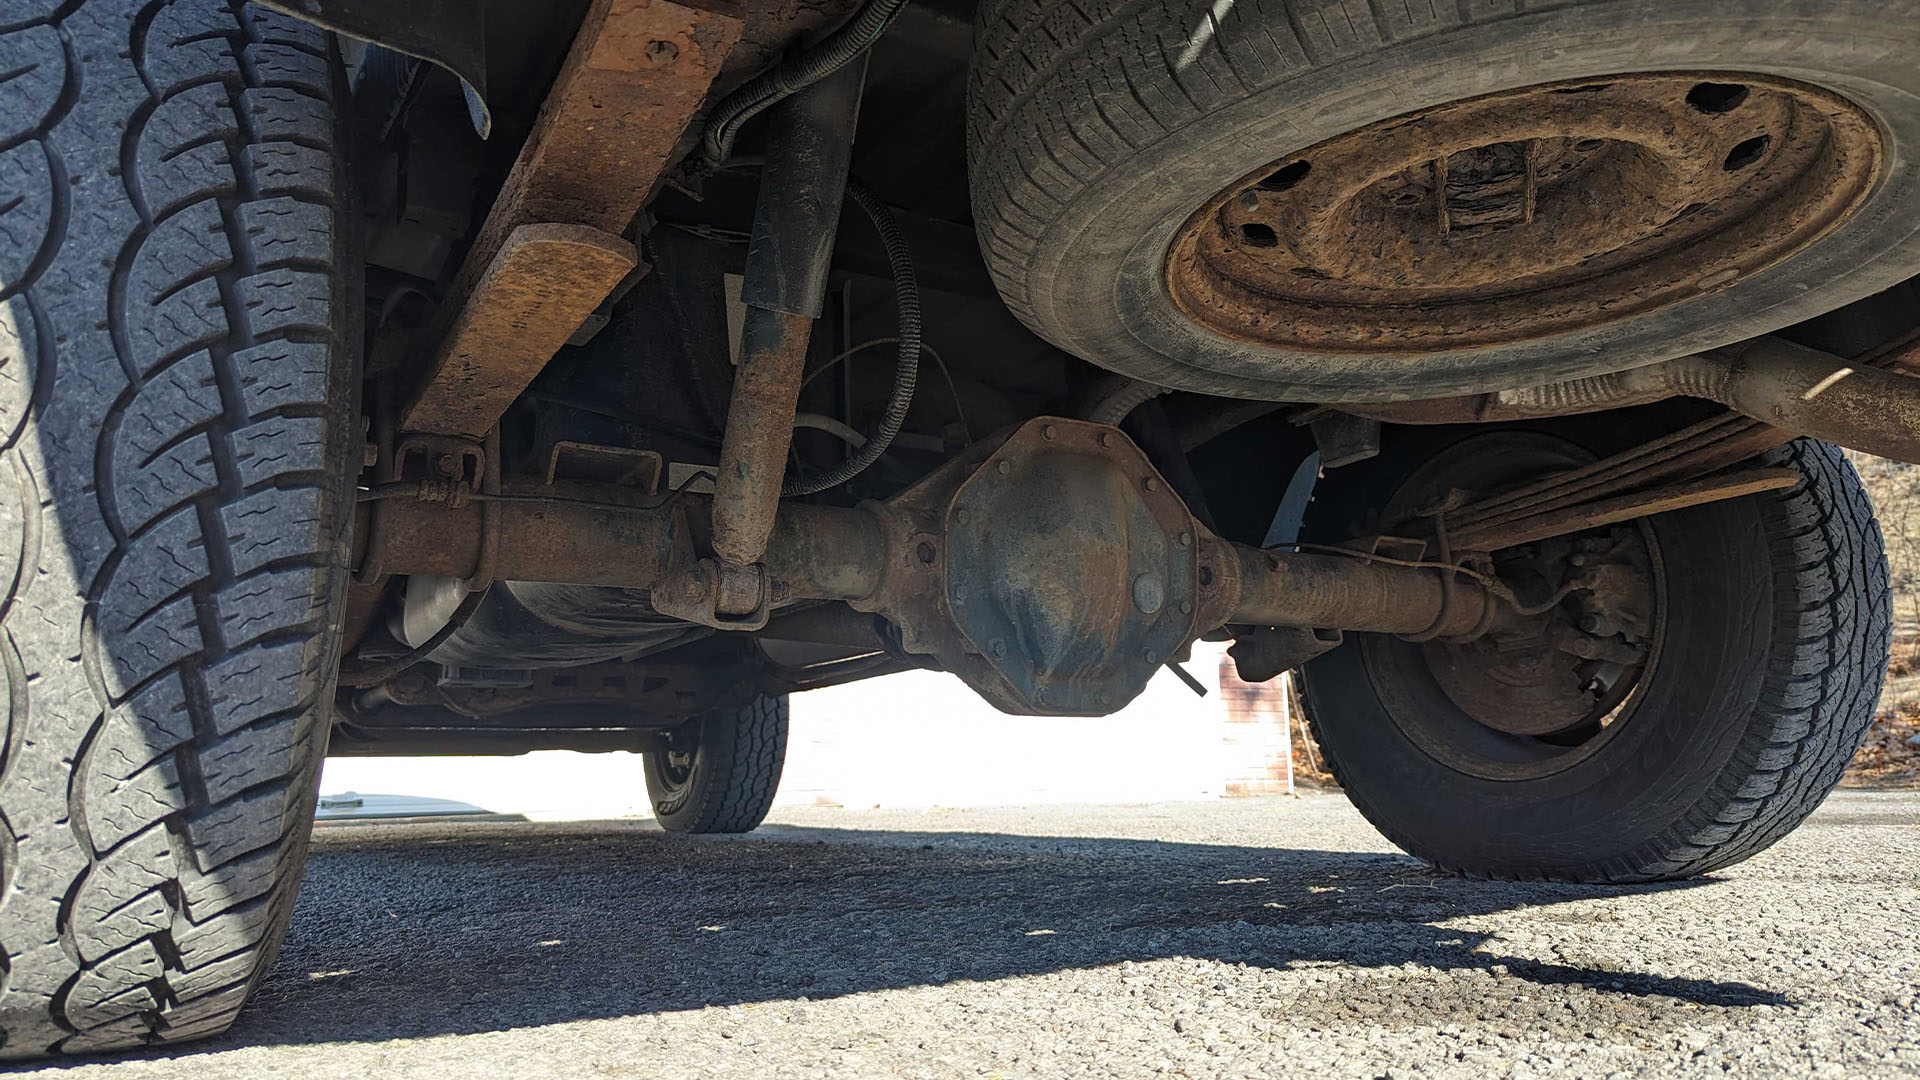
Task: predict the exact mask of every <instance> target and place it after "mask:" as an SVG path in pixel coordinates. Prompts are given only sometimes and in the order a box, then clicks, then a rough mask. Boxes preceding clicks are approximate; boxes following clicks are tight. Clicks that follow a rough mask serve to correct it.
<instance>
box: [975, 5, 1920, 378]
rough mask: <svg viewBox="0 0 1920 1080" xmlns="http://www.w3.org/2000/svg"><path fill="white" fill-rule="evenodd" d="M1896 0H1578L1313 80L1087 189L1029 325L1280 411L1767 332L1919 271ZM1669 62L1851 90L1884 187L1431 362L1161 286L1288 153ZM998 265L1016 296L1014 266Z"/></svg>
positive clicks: (1915, 112) (1397, 48)
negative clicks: (1811, 3) (1195, 218)
mask: <svg viewBox="0 0 1920 1080" xmlns="http://www.w3.org/2000/svg"><path fill="white" fill-rule="evenodd" d="M1895 6H1897V7H1899V8H1901V9H1902V10H1901V11H1890V10H1889V7H1888V5H1869V4H1864V3H1858V2H1855V3H1848V4H1837V5H1831V6H1823V7H1824V10H1821V11H1820V12H1818V13H1809V12H1808V10H1807V7H1806V5H1796V4H1792V3H1785V2H1768V3H1745V4H1742V5H1740V7H1741V9H1742V10H1740V11H1737V12H1734V11H1729V6H1728V5H1726V4H1709V3H1706V2H1703V0H1667V2H1662V3H1657V4H1656V3H1646V2H1631V0H1618V2H1587V3H1577V4H1572V5H1569V6H1566V7H1563V8H1559V9H1556V10H1550V11H1545V12H1539V13H1534V14H1527V15H1521V16H1512V17H1508V18H1504V19H1499V20H1496V21H1492V22H1485V23H1480V24H1472V25H1465V26H1459V27H1455V28H1452V29H1449V30H1445V31H1441V32H1438V33H1434V34H1431V35H1428V36H1426V37H1421V38H1417V39H1414V40H1409V41H1405V42H1400V43H1395V44H1391V45H1387V46H1383V47H1379V48H1377V49H1376V50H1375V51H1372V52H1370V53H1367V54H1365V55H1362V56H1356V57H1351V58H1348V59H1346V60H1339V61H1334V62H1331V63H1328V64H1325V65H1324V66H1322V67H1320V68H1318V69H1314V70H1309V71H1303V72H1302V73H1301V74H1300V75H1298V76H1296V77H1293V78H1290V79H1286V80H1283V81H1281V82H1278V83H1276V84H1274V85H1271V86H1268V87H1265V88H1263V89H1261V90H1258V91H1256V92H1254V93H1253V94H1251V95H1248V96H1246V97H1244V98H1242V99H1240V100H1238V101H1236V102H1234V103H1232V104H1230V105H1228V106H1226V107H1224V108H1219V109H1215V110H1213V111H1211V112H1209V113H1207V114H1205V115H1204V116H1203V117H1202V118H1200V119H1198V120H1196V121H1193V122H1190V123H1187V124H1185V125H1183V126H1181V127H1180V128H1178V129H1176V130H1174V131H1173V132H1171V133H1169V134H1168V135H1166V136H1165V137H1163V138H1161V139H1159V140H1158V141H1156V142H1155V143H1153V144H1152V145H1149V146H1145V147H1142V148H1140V149H1139V150H1137V151H1136V152H1134V153H1133V154H1132V155H1131V156H1130V158H1129V161H1128V162H1127V163H1125V164H1122V165H1121V166H1119V167H1114V168H1109V169H1106V170H1105V171H1104V172H1103V173H1102V174H1101V176H1100V177H1098V178H1097V179H1095V180H1094V181H1092V182H1091V183H1090V184H1088V185H1087V186H1086V187H1084V188H1082V189H1080V190H1079V191H1078V193H1077V194H1076V195H1075V196H1074V197H1073V198H1072V200H1071V201H1070V202H1069V203H1068V204H1067V205H1066V206H1065V207H1064V208H1062V209H1061V210H1060V211H1059V212H1057V213H1055V214H1054V215H1052V218H1051V222H1050V224H1049V227H1048V228H1047V229H1046V231H1045V233H1044V234H1043V235H1042V236H1041V237H1040V238H1039V240H1038V242H1037V243H1035V244H1034V245H1033V248H1032V251H1033V252H1034V253H1035V254H1034V255H1032V256H1031V266H1030V267H1027V268H1026V269H1027V273H1026V275H1025V276H1024V284H1023V285H1022V286H1021V287H1020V289H1019V290H1018V291H1019V293H1020V294H1022V295H1023V296H1024V298H1025V300H1026V304H1025V305H1024V306H1025V307H1026V309H1027V310H1028V311H1030V313H1031V316H1032V318H1031V321H1032V322H1033V323H1034V325H1035V326H1036V327H1037V328H1039V329H1040V330H1041V331H1042V333H1043V334H1045V335H1046V336H1048V337H1049V338H1051V339H1052V340H1053V341H1054V342H1055V344H1058V345H1060V346H1061V347H1063V348H1065V349H1067V350H1069V351H1071V352H1074V353H1076V354H1078V355H1081V356H1088V357H1095V358H1098V359H1099V360H1100V362H1101V363H1102V364H1104V365H1106V366H1108V367H1112V368H1114V369H1116V370H1120V371H1123V372H1125V373H1126V374H1130V375H1134V376H1136V377H1140V378H1144V379H1148V380H1150V381H1154V382H1159V383H1164V384H1167V385H1177V386H1181V387H1183V388H1186V389H1192V390H1204V391H1207V392H1212V393H1219V394H1227V395H1236V396H1247V397H1263V398H1273V399H1297V400H1327V401H1339V400H1363V399H1374V400H1378V399H1382V398H1387V397H1420V396H1439V395H1447V394H1459V393H1469V392H1478V391H1483V390H1486V389H1489V388H1497V387H1504V386H1511V385H1521V384H1526V383H1534V382H1545V381H1552V380H1557V379H1563V378H1571V377H1575V376H1579V375H1588V374H1595V373H1599V372H1605V371H1616V370H1622V369H1624V368H1628V367H1633V366H1638V365H1640V364H1644V363H1651V362H1654V361H1657V360H1662V359H1667V358H1670V357H1673V356H1679V355H1684V354H1687V353H1692V352H1697V351H1701V350H1703V349H1707V348H1713V347H1717V346H1720V345H1725V344H1728V343H1730V342H1733V341H1738V340H1743V339H1746V338H1749V337H1754V336H1757V335H1759V334H1763V333H1768V332H1771V331H1773V330H1777V329H1779V328H1781V327H1784V326H1787V325H1790V324H1792V323H1795V322H1799V321H1801V320H1804V319H1807V318H1811V317H1813V316H1815V315H1818V314H1821V313H1823V312H1826V311H1828V310H1831V309H1833V308H1835V307H1838V306H1840V305H1842V304H1844V303H1847V302H1850V301H1853V300H1856V299H1859V298H1861V297H1864V296H1867V295H1870V294H1872V293H1874V292H1877V291H1879V290H1881V289H1884V288H1886V287H1889V286H1891V285H1893V284H1895V283H1896V282H1898V281H1900V280H1903V279H1905V278H1907V277H1910V276H1912V275H1913V274H1915V273H1916V272H1920V154H1916V153H1915V152H1914V151H1913V148H1916V147H1920V64H1916V63H1914V61H1913V56H1914V55H1915V54H1916V52H1920V5H1915V4H1912V3H1901V4H1898V5H1895ZM1222 32H1223V33H1225V32H1226V31H1222ZM1241 32H1243V33H1244V32H1246V31H1244V30H1243V31H1241ZM1674 70H1699V71H1712V70H1723V71H1729V72H1752V73H1763V74H1769V75H1776V76H1781V77H1786V78H1791V79H1796V80H1799V81H1802V82H1806V83H1810V84H1812V85H1815V86H1820V87H1823V88H1826V89H1829V90H1832V91H1834V92H1837V93H1839V94H1841V95H1843V96H1844V97H1846V98H1848V99H1849V100H1851V101H1853V102H1855V103H1856V104H1858V105H1859V106H1861V107H1862V108H1864V109H1865V110H1866V111H1867V112H1868V113H1869V114H1871V115H1872V116H1873V117H1874V118H1875V119H1876V120H1877V121H1878V122H1879V123H1880V124H1881V125H1882V127H1883V129H1884V133H1885V134H1886V135H1887V137H1888V140H1889V147H1888V157H1887V161H1888V165H1887V171H1886V174H1885V175H1884V177H1883V178H1882V181H1881V183H1880V184H1879V185H1878V187H1877V188H1876V189H1875V190H1874V191H1873V192H1872V193H1871V195H1870V196H1869V197H1868V201H1867V202H1866V203H1865V204H1864V205H1863V206H1861V207H1860V208H1859V209H1858V210H1857V211H1856V212H1855V214H1854V215H1853V216H1852V217H1851V218H1850V219H1849V220H1848V221H1847V222H1845V223H1844V224H1842V225H1841V226H1839V227H1838V228H1836V229H1835V230H1833V231H1832V232H1830V233H1828V234H1827V235H1826V236H1824V237H1822V238H1820V239H1818V240H1816V241H1815V242H1814V243H1812V244H1811V245H1809V246H1808V247H1807V248H1804V249H1802V250H1801V251H1800V252H1798V253H1797V254H1796V255H1795V256H1793V257H1792V258H1790V259H1789V260H1787V261H1786V262H1785V263H1782V264H1780V265H1778V266H1775V267H1772V268H1770V269H1768V270H1766V271H1763V272H1760V273H1757V274H1754V275H1752V276H1751V277H1749V278H1747V279H1745V280H1743V281H1736V282H1735V283H1733V284H1732V285H1729V286H1727V287H1724V288H1721V289H1719V290H1717V291H1714V292H1711V293H1706V294H1702V295H1700V296H1698V297H1696V298H1694V299H1692V300H1688V301H1684V302H1681V303H1678V304H1673V305H1670V306H1667V307H1664V308H1660V309H1657V310H1655V311H1651V312H1647V313H1644V314H1642V315H1638V316H1632V317H1629V318H1625V319H1622V320H1620V321H1618V322H1616V323H1612V324H1609V325H1607V326H1604V327H1600V328H1597V329H1592V330H1589V331H1587V332H1583V333H1569V334H1560V335H1555V336H1552V337H1545V338H1539V339H1535V340H1532V341H1528V342H1523V343H1515V344H1510V345H1504V346H1496V347H1491V348H1483V349H1474V350H1460V351H1455V352H1443V353H1435V354H1429V355H1423V356H1421V357H1420V358H1419V360H1418V362H1417V363H1413V362H1400V361H1390V360H1384V359H1383V358H1380V357H1375V356H1369V355H1365V354H1352V355H1329V354H1305V353H1297V352H1289V351H1285V350H1277V349H1267V348H1259V347H1254V346H1249V345H1247V344H1245V343H1243V342H1233V341H1229V340H1227V339H1224V338H1220V337H1217V336H1214V335H1212V334H1209V333H1207V332H1206V331H1203V330H1201V329H1200V328H1198V327H1197V326H1195V325H1194V324H1193V323H1191V322H1190V321H1189V320H1188V319H1187V318H1186V317H1185V316H1183V315H1181V314H1180V313H1179V312H1178V310H1177V309H1176V308H1175V307H1174V306H1173V303H1172V301H1171V299H1170V297H1169V296H1168V294H1167V291H1166V287H1165V284H1164V281H1163V270H1162V266H1163V261H1164V258H1165V253H1166V251H1167V250H1168V248H1169V246H1170V244H1171V243H1172V241H1173V239H1174V237H1175V236H1176V234H1177V233H1178V231H1179V230H1180V229H1181V228H1182V227H1183V226H1184V224H1185V223H1186V221H1187V220H1188V219H1189V217H1190V216H1191V214H1192V213H1193V212H1194V210H1195V209H1197V208H1198V207H1199V206H1201V205H1202V204H1203V203H1204V202H1205V201H1206V200H1207V199H1209V198H1211V197H1212V196H1213V195H1215V194H1216V193H1217V192H1219V191H1220V190H1221V189H1223V188H1225V187H1226V186H1227V185H1228V184H1231V183H1234V182H1236V181H1237V180H1239V179H1241V178H1242V177H1244V176H1246V175H1248V174H1250V173H1252V172H1254V171H1255V170H1257V169H1260V168H1262V167H1264V166H1266V165H1269V164H1270V163H1272V162H1273V161H1275V160H1279V159H1282V158H1284V157H1286V156H1287V155H1288V154H1291V153H1295V152H1297V151H1300V150H1304V149H1306V148H1308V147H1311V146H1313V145H1315V144H1317V143H1319V142H1321V141H1323V140H1325V139H1328V138H1331V137H1333V136H1336V135H1340V134H1344V133H1346V132H1348V131H1352V130H1355V129H1357V128H1360V127H1363V126H1365V125H1367V124H1369V123H1372V122H1375V121H1378V120H1382V119H1386V118H1389V117H1393V116H1399V115H1403V114H1406V113H1408V112H1412V111H1415V110H1418V109H1421V108H1427V107H1431V106H1435V105H1440V104H1444V103H1447V102H1451V101H1458V100H1461V99H1463V98H1471V97H1476V96H1480V95H1483V94H1488V93H1494V92H1498V91H1504V90H1511V89H1516V88H1521V87H1526V86H1532V85H1538V84H1541V83H1549V82H1556V81H1561V80H1568V79H1582V78H1595V77H1602V76H1607V75H1618V74H1622V73H1628V72H1653V71H1674ZM1033 107H1034V106H1033V105H1031V104H1029V105H1028V106H1027V108H1033ZM1011 129H1012V128H1011V126H1010V130H1011ZM997 138H998V139H999V140H1002V141H1004V140H1005V138H1006V135H1005V133H1004V132H1002V133H1001V134H1000V135H999V136H997ZM981 152H989V151H982V150H980V149H978V148H976V153H981ZM989 246H990V247H991V242H990V243H989ZM990 255H991V252H990ZM1016 257H1017V256H1016ZM992 261H994V260H992V259H991V258H990V262H992ZM1003 261H1004V260H1003ZM997 269H999V270H1001V272H1002V274H1003V286H1004V285H1006V284H1007V282H1006V281H1005V280H1004V275H1005V270H1006V268H1005V267H1004V266H1000V267H997Z"/></svg>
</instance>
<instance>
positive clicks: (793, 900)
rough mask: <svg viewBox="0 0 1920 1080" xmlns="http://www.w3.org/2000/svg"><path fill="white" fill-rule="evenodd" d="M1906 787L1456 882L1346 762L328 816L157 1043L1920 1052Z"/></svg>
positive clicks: (883, 1061) (421, 1049)
mask: <svg viewBox="0 0 1920 1080" xmlns="http://www.w3.org/2000/svg"><path fill="white" fill-rule="evenodd" d="M1916 987H1920V792H1855V791H1849V792H1842V793H1840V794H1838V795H1836V796H1835V797H1834V798H1833V799H1832V800H1830V801H1829V802H1828V804H1827V805H1826V807H1825V808H1823V809H1822V810H1821V811H1820V812H1819V814H1818V815H1817V816H1816V817H1815V818H1814V819H1813V820H1812V821H1811V822H1810V823H1809V824H1808V825H1806V826H1805V827H1803V828H1802V829H1801V830H1800V831H1799V832H1797V833H1795V834H1794V835H1793V836H1792V837H1790V838H1788V839H1787V840H1786V841H1784V842H1782V843H1781V844H1779V845H1778V846H1776V847H1775V848H1774V849H1773V850H1771V851H1769V852H1767V853H1765V854H1763V855H1761V856H1760V857H1758V858H1756V859H1754V860H1752V861H1750V862H1748V863H1746V864H1743V865H1742V866H1739V867H1736V868H1733V869H1731V870H1728V871H1724V872H1721V873H1719V874H1716V875H1713V876H1712V877H1709V878H1705V879H1701V880H1696V881H1691V882H1685V883H1681V884H1676V885H1668V886H1662V887H1649V888H1593V887H1579V886H1563V885H1540V884H1524V885H1515V884H1499V883H1485V882H1469V881H1461V880H1456V879H1452V878H1447V877H1442V876H1439V875H1436V874H1434V873H1432V872H1430V871H1428V870H1426V869H1425V868H1423V867H1422V866H1421V865H1420V864H1418V863H1417V862H1415V861H1414V860H1412V859H1410V858H1407V857H1406V856H1404V855H1401V854H1398V853H1397V852H1395V851H1394V850H1393V849H1392V848H1390V847H1389V846H1388V845H1387V844H1386V843H1385V842H1384V841H1383V840H1381V839H1380V837H1379V836H1378V835H1377V834H1376V833H1374V832H1373V831H1372V830H1371V829H1370V828H1368V827H1367V825H1366V824H1365V822H1363V821H1362V820H1361V819H1360V818H1359V816H1358V815H1357V814H1355V813H1354V812H1353V811H1352V810H1351V809H1350V808H1349V807H1348V805H1347V803H1346V801H1345V800H1344V799H1343V798H1341V797H1339V796H1337V795H1315V796H1308V797H1303V798H1300V799H1286V798H1274V799H1259V800H1233V801H1221V802H1196V803H1169V804H1158V805H1144V806H1098V807H1047V808H1044V809H1035V808H1005V809H991V810H966V811H953V812H931V813H929V812H911V813H909V812H881V811H852V810H831V809H810V808H801V809H790V810H783V811H780V812H778V813H777V815H776V820H775V822H774V823H772V824H770V825H768V826H767V827H765V828H763V829H762V830H761V831H760V832H758V833H756V834H753V835H751V836H748V837H743V838H726V839H687V838H680V837H668V836H665V835H663V834H661V833H660V832H659V831H658V830H657V829H656V828H655V827H654V826H653V825H652V823H651V822H646V821H639V822H616V823H604V824H589V825H575V824H564V825H563V824H530V823H493V824H459V823H451V822H442V823H437V824H422V825H397V826H396V825H380V826H373V825H350V826H331V827H327V828H324V829H322V830H321V832H320V834H319V835H318V837H317V839H316V842H315V847H314V851H313V854H312V857H311V859H310V861H309V864H308V870H307V883H306V887H305V889H304V891H303V892H302V893H301V896H300V901H299V905H298V907H297V909H296V912H295V916H294V922H293V929H292V933H291V935H290V936H289V938H288V942H287V945H286V948H285V950H284V951H283V952H282V954H281V957H280V960H279V962H278V964H277V965H276V966H275V968H274V969H273V971H272V973H271V974H270V976H269V977H268V978H267V980H266V981H265V983H264V985H263V986H262V987H261V990H260V992H259V995H258V996H257V997H256V999H255V1001H254V1003H253V1005H252V1006H251V1007H250V1009H249V1011H248V1012H247V1013H246V1014H245V1015H244V1016H243V1017H242V1019H241V1021H240V1023H239V1025H238V1026H237V1027H236V1028H234V1030H233V1031H232V1032H231V1034H229V1035H228V1036H226V1037H224V1038H221V1039H219V1040H216V1041H213V1042H208V1043H203V1044H200V1045H199V1046H198V1047H196V1048H194V1049H191V1050H181V1051H175V1052H172V1053H167V1054H148V1055H136V1056H132V1057H122V1058H119V1059H105V1060H102V1061H99V1062H96V1063H89V1064H73V1065H66V1066H62V1067H60V1068H59V1069H58V1070H47V1071H48V1072H49V1073H52V1072H55V1071H57V1072H59V1074H60V1075H62V1076H67V1077H73V1078H75V1080H79V1078H90V1077H94V1076H96V1075H97V1076H100V1077H112V1078H114V1080H139V1078H149V1077H168V1078H172V1077H179V1078H190V1080H225V1078H229V1077H245V1078H249V1080H252V1078H258V1077H270V1076H272V1077H317V1078H325V1080H349V1078H357V1077H381V1078H387V1077H436V1078H439V1077H444V1078H466V1077H496V1076H498V1077H527V1078H538V1077H582V1078H602V1077H606V1078H612V1077H644V1078H648V1080H669V1078H678V1077H741V1078H753V1080H767V1078H784V1077H862V1078H864V1077H886V1076H905V1077H996V1076H1000V1077H1015V1076H1042V1077H1059V1076H1098V1077H1135V1076H1140V1077H1149V1076H1151V1077H1275V1076H1313V1077H1380V1076H1391V1077H1395V1078H1404V1077H1410V1076H1462V1077H1481V1076H1485V1077H1509V1076H1536V1075H1547V1074H1554V1075H1566V1076H1595V1077H1640V1076H1648V1077H1653V1076H1698V1075H1731V1076H1739V1077H1753V1076H1770V1075H1782V1076H1789V1075H1790V1076H1796V1077H1798V1076H1816V1077H1818V1076H1834V1077H1839V1076H1849V1077H1851V1076H1867V1075H1916V1076H1920V1002H1917V1001H1916V993H1917V990H1916Z"/></svg>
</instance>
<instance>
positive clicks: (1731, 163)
mask: <svg viewBox="0 0 1920 1080" xmlns="http://www.w3.org/2000/svg"><path fill="white" fill-rule="evenodd" d="M1771 145H1773V136H1771V135H1755V136H1754V137H1753V138H1751V139H1748V140H1746V141H1745V142H1742V143H1740V144H1739V145H1737V146H1735V147H1734V148H1733V149H1731V150H1729V151H1727V160H1726V161H1725V163H1723V164H1722V165H1721V166H1720V167H1721V168H1723V169H1725V170H1726V171H1728V172H1738V171H1740V170H1741V169H1744V168H1746V167H1747V166H1749V165H1751V164H1753V163H1754V162H1756V161H1759V160H1760V158H1761V157H1762V156H1764V155H1765V154H1766V152H1767V147H1769V146H1771Z"/></svg>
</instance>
